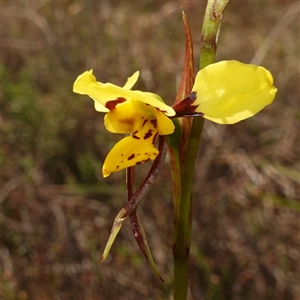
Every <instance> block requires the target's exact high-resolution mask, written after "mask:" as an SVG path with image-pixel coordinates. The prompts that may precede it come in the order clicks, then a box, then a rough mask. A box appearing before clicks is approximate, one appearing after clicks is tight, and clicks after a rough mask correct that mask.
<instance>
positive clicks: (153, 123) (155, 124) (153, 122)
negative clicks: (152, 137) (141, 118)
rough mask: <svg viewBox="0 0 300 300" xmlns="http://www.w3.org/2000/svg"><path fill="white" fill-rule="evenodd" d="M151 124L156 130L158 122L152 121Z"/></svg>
mask: <svg viewBox="0 0 300 300" xmlns="http://www.w3.org/2000/svg"><path fill="white" fill-rule="evenodd" d="M150 123H151V124H152V125H153V127H154V128H156V127H157V120H156V119H153V120H151V121H150Z"/></svg>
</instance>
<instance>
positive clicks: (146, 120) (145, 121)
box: [142, 119, 148, 128]
mask: <svg viewBox="0 0 300 300" xmlns="http://www.w3.org/2000/svg"><path fill="white" fill-rule="evenodd" d="M147 122H148V119H145V120H144V122H143V125H142V128H143V127H144V126H145V124H146V123H147Z"/></svg>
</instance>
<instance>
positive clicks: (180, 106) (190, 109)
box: [172, 92, 203, 118]
mask: <svg viewBox="0 0 300 300" xmlns="http://www.w3.org/2000/svg"><path fill="white" fill-rule="evenodd" d="M196 99H197V95H196V92H192V93H191V94H190V95H189V96H188V97H186V98H185V99H183V100H182V101H180V102H177V103H176V104H174V105H173V106H172V108H173V109H174V110H175V112H176V115H175V116H174V117H175V118H180V117H184V116H192V117H195V116H203V114H202V113H199V112H195V111H196V109H197V107H198V105H193V103H194V102H195V100H196Z"/></svg>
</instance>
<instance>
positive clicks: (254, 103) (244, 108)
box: [193, 61, 277, 124]
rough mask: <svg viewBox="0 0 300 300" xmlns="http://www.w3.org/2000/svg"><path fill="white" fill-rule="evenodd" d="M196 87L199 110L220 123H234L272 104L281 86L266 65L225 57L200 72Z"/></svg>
mask: <svg viewBox="0 0 300 300" xmlns="http://www.w3.org/2000/svg"><path fill="white" fill-rule="evenodd" d="M193 91H194V92H196V93H197V94H196V96H197V100H196V101H195V102H194V104H193V105H198V108H197V109H196V112H199V113H203V114H204V116H203V117H204V118H206V119H209V120H211V121H213V122H216V123H219V124H233V123H236V122H239V121H241V120H244V119H246V118H249V117H251V116H253V115H255V114H256V113H257V112H259V111H260V110H262V109H263V108H264V107H265V106H266V105H268V104H270V103H271V102H272V101H273V99H274V97H275V94H276V91H277V89H276V88H275V87H274V86H273V78H272V75H271V74H270V72H269V71H268V70H266V69H265V68H263V67H259V66H254V65H247V64H242V63H240V62H238V61H222V62H218V63H215V64H211V65H209V66H208V67H206V68H204V69H202V70H201V71H200V72H199V73H198V74H197V76H196V79H195V84H194V87H193Z"/></svg>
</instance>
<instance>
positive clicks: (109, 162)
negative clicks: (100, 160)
mask: <svg viewBox="0 0 300 300" xmlns="http://www.w3.org/2000/svg"><path fill="white" fill-rule="evenodd" d="M158 153H159V151H158V150H157V149H156V148H155V147H154V146H153V144H152V143H151V141H149V140H141V139H136V138H134V137H133V136H127V137H125V138H124V139H122V140H121V141H120V142H118V143H117V144H116V145H115V146H114V147H113V148H112V149H111V150H110V152H109V153H108V155H107V157H106V159H105V161H104V164H103V168H102V174H103V177H107V176H109V175H110V174H111V173H113V172H117V171H120V170H122V169H125V168H128V167H132V166H135V165H138V164H141V163H144V162H147V161H149V160H154V159H155V158H156V156H157V155H158Z"/></svg>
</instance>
